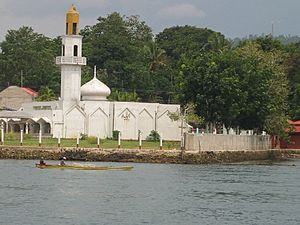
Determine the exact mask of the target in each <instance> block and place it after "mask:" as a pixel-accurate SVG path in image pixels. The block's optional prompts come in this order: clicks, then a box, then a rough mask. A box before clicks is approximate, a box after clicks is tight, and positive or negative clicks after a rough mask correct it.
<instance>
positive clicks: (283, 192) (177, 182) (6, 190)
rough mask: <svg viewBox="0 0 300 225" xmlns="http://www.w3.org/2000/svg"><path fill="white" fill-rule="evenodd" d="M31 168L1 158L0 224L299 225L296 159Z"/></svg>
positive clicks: (28, 164)
mask: <svg viewBox="0 0 300 225" xmlns="http://www.w3.org/2000/svg"><path fill="white" fill-rule="evenodd" d="M34 163H35V162H34V161H25V160H24V161H23V160H19V161H15V160H0V171H1V173H0V181H1V182H0V225H10V224H13V225H18V224H22V225H24V224H33V225H34V224H39V225H40V224H44V225H47V224H49V225H50V224H88V225H92V224H122V225H124V224H125V225H126V224H128V225H135V224H136V225H140V224H170V225H173V224H300V210H299V209H300V188H299V187H300V161H293V162H284V163H280V164H278V165H159V164H132V165H134V170H132V171H79V170H75V171H74V170H60V169H57V170H56V169H52V170H47V169H37V168H34V167H33V165H34ZM53 163H54V162H53ZM95 164H97V165H105V166H109V165H113V166H121V165H124V164H121V163H119V164H118V163H95ZM292 164H295V166H291V165H292ZM125 165H126V164H125Z"/></svg>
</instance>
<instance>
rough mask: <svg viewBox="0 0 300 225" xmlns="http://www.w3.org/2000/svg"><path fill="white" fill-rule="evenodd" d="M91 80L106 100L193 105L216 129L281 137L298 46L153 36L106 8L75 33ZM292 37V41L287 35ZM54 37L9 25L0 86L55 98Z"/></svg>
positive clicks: (296, 113) (183, 33)
mask: <svg viewBox="0 0 300 225" xmlns="http://www.w3.org/2000/svg"><path fill="white" fill-rule="evenodd" d="M81 35H82V36H83V51H84V52H83V55H84V56H86V57H87V58H88V66H86V67H84V68H83V70H82V82H83V83H85V82H87V81H89V80H90V79H91V78H92V76H93V74H92V68H93V66H94V65H96V66H97V68H98V71H97V72H98V73H97V74H98V78H99V79H101V80H102V81H103V82H104V83H106V84H107V85H108V86H109V87H110V88H111V89H112V90H113V91H112V94H111V96H110V100H115V101H147V102H162V103H179V104H181V105H183V106H187V105H189V104H192V105H193V106H194V107H195V113H196V114H197V115H198V116H199V118H201V121H202V122H201V123H203V124H206V125H207V127H210V128H211V129H214V128H215V127H216V126H218V125H223V124H225V126H226V128H228V129H229V128H236V129H253V130H255V132H258V133H259V132H261V131H262V130H266V131H268V132H269V133H273V134H280V133H281V132H283V131H284V127H286V124H287V123H286V121H287V119H288V118H289V119H300V106H299V102H300V67H299V65H300V43H294V42H293V43H292V42H290V41H289V39H288V37H283V36H281V37H278V38H273V37H271V36H260V37H254V36H252V37H249V38H246V39H242V40H235V42H234V43H233V42H231V41H230V40H227V39H226V38H225V37H224V35H222V34H221V33H219V32H215V31H213V30H210V29H207V28H198V27H194V26H188V25H186V26H175V27H170V28H166V29H165V30H164V31H162V32H160V33H159V34H157V35H156V36H154V35H153V32H152V30H151V28H150V27H149V26H148V25H147V24H146V23H145V22H143V21H141V20H140V19H139V17H138V16H129V17H126V16H122V15H120V14H119V13H116V12H114V13H111V14H110V15H108V16H106V17H99V18H98V22H97V23H96V24H95V25H92V26H86V27H84V28H83V29H82V30H81ZM291 38H292V39H293V40H298V39H297V38H295V37H291ZM60 41H61V40H60V38H59V37H58V38H54V39H51V38H48V37H45V36H44V35H42V34H38V33H36V32H34V30H33V29H32V28H30V27H21V28H19V29H18V30H9V31H8V32H7V35H6V37H5V40H4V41H2V42H1V43H0V48H1V51H0V84H1V85H0V86H1V89H4V88H5V87H7V86H9V85H18V86H21V85H23V86H27V87H31V88H33V89H35V90H37V91H39V93H40V97H39V98H38V100H41V101H45V100H53V99H56V98H57V96H59V89H60V75H59V74H60V73H59V68H58V67H57V66H56V65H55V63H54V60H55V57H56V56H58V55H60V45H61V44H60Z"/></svg>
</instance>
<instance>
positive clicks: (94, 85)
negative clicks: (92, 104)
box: [81, 67, 111, 101]
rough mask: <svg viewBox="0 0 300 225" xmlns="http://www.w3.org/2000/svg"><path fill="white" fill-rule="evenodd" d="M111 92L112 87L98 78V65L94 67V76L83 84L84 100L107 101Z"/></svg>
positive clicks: (82, 93) (82, 94)
mask: <svg viewBox="0 0 300 225" xmlns="http://www.w3.org/2000/svg"><path fill="white" fill-rule="evenodd" d="M110 92H111V91H110V88H109V87H108V86H106V85H105V84H104V83H103V82H101V81H100V80H98V79H97V77H96V67H94V78H93V79H92V80H90V81H89V82H87V83H86V84H84V85H82V86H81V96H82V100H88V101H105V100H107V99H106V97H107V96H109V95H110Z"/></svg>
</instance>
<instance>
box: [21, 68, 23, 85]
mask: <svg viewBox="0 0 300 225" xmlns="http://www.w3.org/2000/svg"><path fill="white" fill-rule="evenodd" d="M21 87H23V70H21Z"/></svg>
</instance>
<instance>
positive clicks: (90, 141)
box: [86, 136, 97, 144]
mask: <svg viewBox="0 0 300 225" xmlns="http://www.w3.org/2000/svg"><path fill="white" fill-rule="evenodd" d="M86 140H87V142H88V143H89V144H97V137H94V136H90V137H87V138H86Z"/></svg>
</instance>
